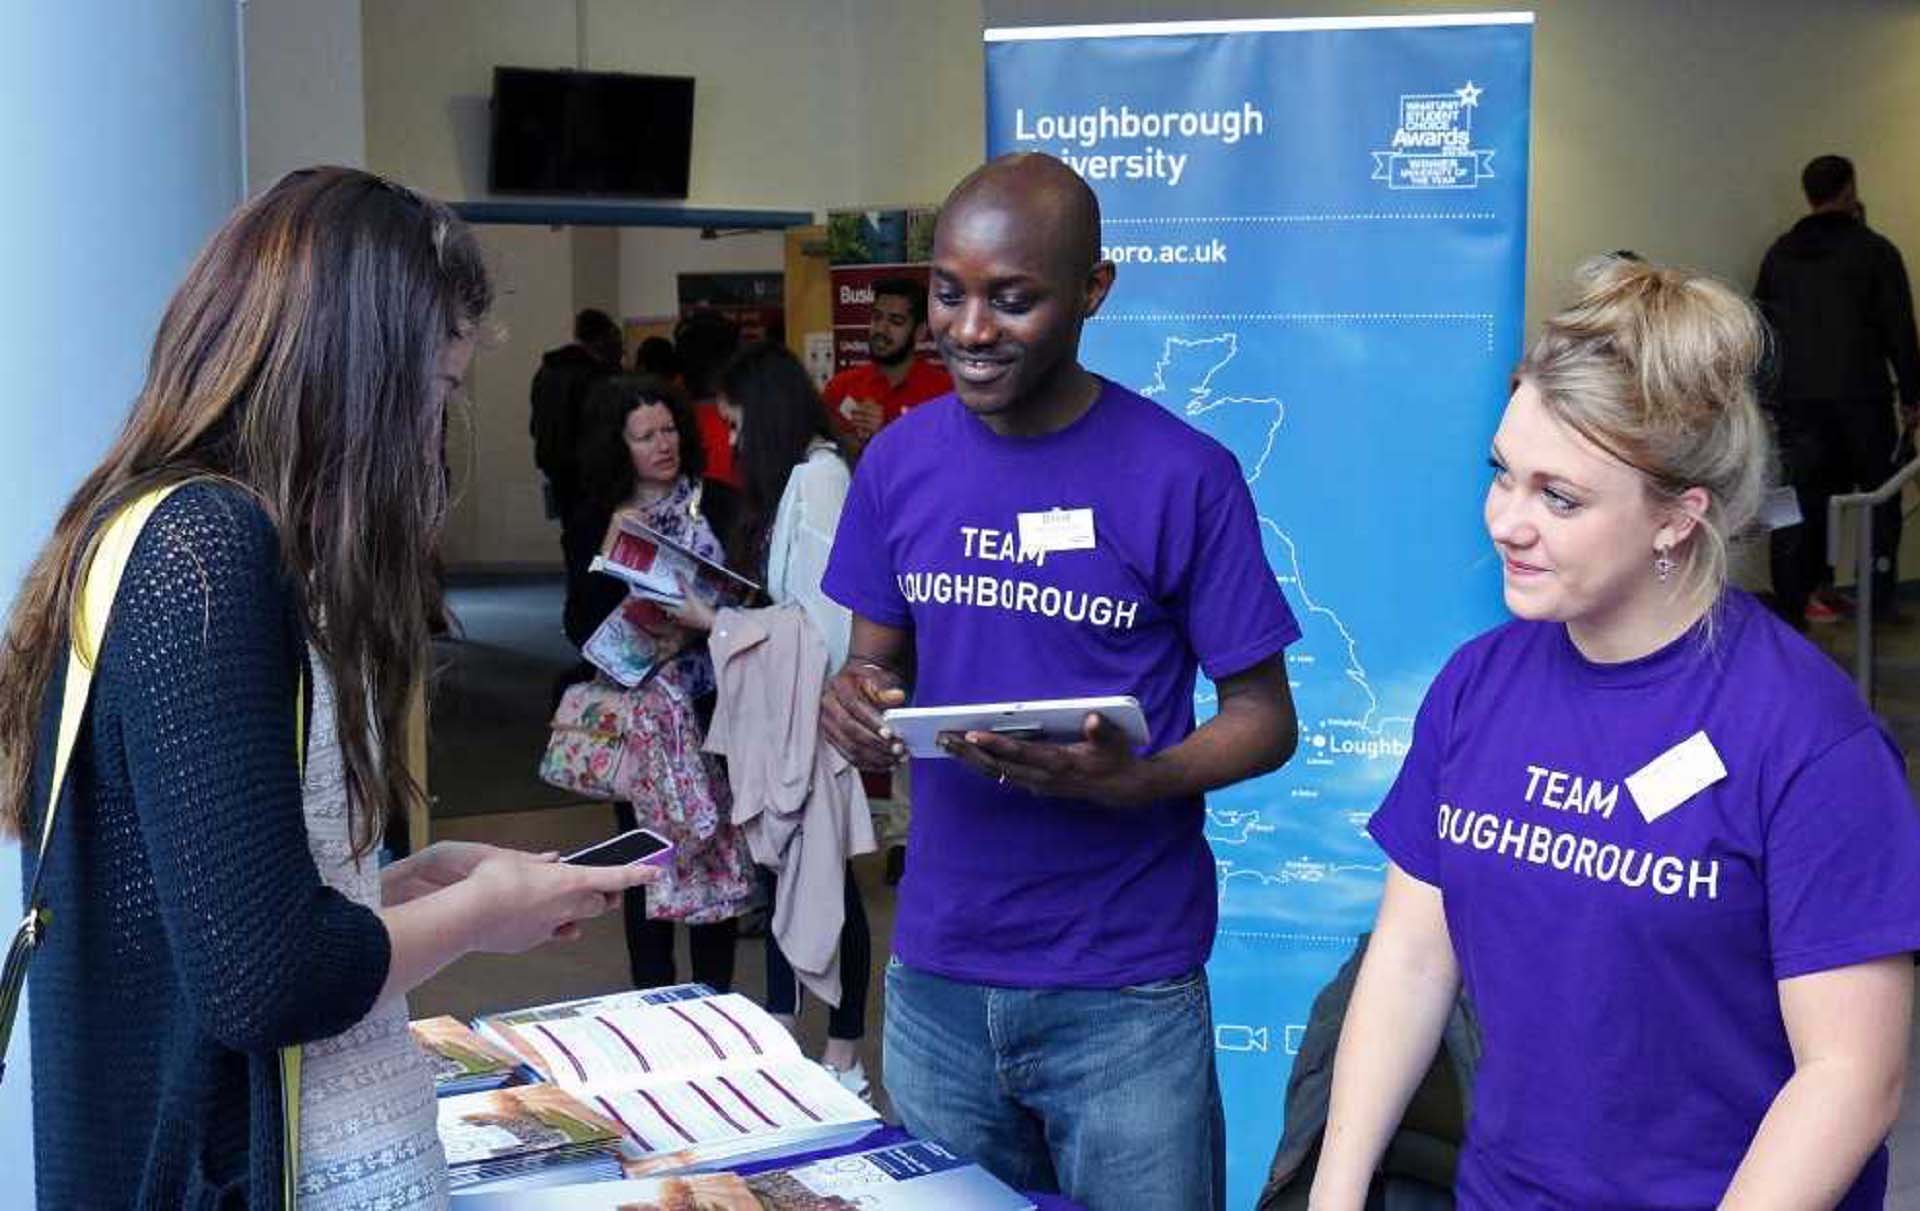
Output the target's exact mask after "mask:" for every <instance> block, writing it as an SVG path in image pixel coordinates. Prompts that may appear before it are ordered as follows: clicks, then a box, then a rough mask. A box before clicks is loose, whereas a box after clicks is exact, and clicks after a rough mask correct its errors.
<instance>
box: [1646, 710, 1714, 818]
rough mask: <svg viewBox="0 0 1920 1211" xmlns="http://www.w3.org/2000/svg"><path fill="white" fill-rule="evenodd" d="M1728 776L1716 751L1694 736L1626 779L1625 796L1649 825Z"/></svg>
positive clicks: (1704, 738)
mask: <svg viewBox="0 0 1920 1211" xmlns="http://www.w3.org/2000/svg"><path fill="white" fill-rule="evenodd" d="M1726 776H1727V767H1726V766H1725V765H1724V764H1722V763H1721V761H1720V753H1719V750H1717V749H1715V748H1714V747H1713V741H1711V740H1709V739H1707V734H1706V733H1705V732H1695V733H1694V734H1693V735H1691V736H1688V737H1687V738H1686V739H1685V740H1682V741H1681V742H1680V743H1678V744H1676V745H1674V746H1673V747H1672V748H1670V749H1668V750H1667V751H1666V752H1664V753H1661V754H1660V755H1659V756H1658V757H1655V758H1654V759H1653V760H1651V761H1649V762H1647V763H1646V764H1645V765H1644V766H1642V767H1641V768H1640V769H1639V770H1638V771H1637V772H1635V773H1631V774H1628V775H1627V793H1628V794H1630V795H1632V796H1633V805H1634V806H1635V807H1637V808H1639V809H1640V815H1641V816H1642V817H1643V818H1644V819H1645V820H1646V822H1647V823H1648V824H1652V823H1653V822H1654V821H1655V820H1658V819H1659V818H1660V817H1662V816H1664V815H1666V814H1667V813H1668V812H1670V811H1672V810H1673V809H1674V808H1676V807H1679V806H1680V805H1681V804H1682V803H1685V802H1686V801H1687V800H1689V799H1691V798H1693V797H1694V796H1695V795H1697V794H1699V793H1700V792H1701V791H1703V790H1705V789H1707V788H1708V787H1709V786H1712V785H1713V784H1714V783H1716V782H1718V781H1720V779H1722V778H1724V777H1726Z"/></svg>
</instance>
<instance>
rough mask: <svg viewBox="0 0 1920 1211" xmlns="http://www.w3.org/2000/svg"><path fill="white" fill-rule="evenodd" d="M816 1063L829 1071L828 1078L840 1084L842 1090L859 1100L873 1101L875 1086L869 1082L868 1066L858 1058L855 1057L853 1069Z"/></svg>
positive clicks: (823, 1062) (823, 1061) (818, 1061)
mask: <svg viewBox="0 0 1920 1211" xmlns="http://www.w3.org/2000/svg"><path fill="white" fill-rule="evenodd" d="M815 1062H816V1063H818V1064H819V1065H820V1066H821V1067H822V1068H824V1069H826V1070H827V1075H828V1076H830V1077H832V1078H833V1079H834V1080H836V1081H838V1082H840V1087H841V1088H842V1089H845V1090H846V1091H847V1092H848V1093H851V1094H853V1096H855V1097H857V1098H859V1099H860V1100H861V1101H864V1102H871V1101H873V1086H872V1084H871V1083H870V1082H869V1081H868V1080H867V1066H866V1065H865V1064H863V1063H862V1062H861V1061H860V1058H859V1057H858V1056H855V1057H854V1060H853V1067H851V1068H835V1067H834V1066H833V1065H832V1064H829V1063H827V1062H826V1061H825V1060H817V1061H815Z"/></svg>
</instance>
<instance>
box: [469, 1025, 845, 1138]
mask: <svg viewBox="0 0 1920 1211" xmlns="http://www.w3.org/2000/svg"><path fill="white" fill-rule="evenodd" d="M659 997H660V994H659V993H658V992H644V991H643V992H627V993H616V994H613V995H611V996H605V997H594V998H590V999H587V1000H583V1001H571V1002H567V1003H564V1004H560V1005H549V1006H545V1007H542V1008H539V1009H529V1010H522V1011H520V1012H517V1013H505V1014H497V1015H494V1016H492V1017H486V1018H482V1019H480V1020H479V1021H478V1022H477V1023H476V1024H475V1025H476V1027H477V1029H478V1030H479V1031H480V1033H481V1035H482V1036H483V1037H486V1038H488V1039H490V1040H492V1041H493V1042H496V1043H498V1044H500V1045H502V1046H504V1047H506V1048H507V1049H508V1050H510V1051H512V1052H513V1053H514V1054H515V1055H517V1056H518V1057H519V1058H520V1059H521V1060H522V1061H523V1062H525V1063H526V1064H527V1065H528V1066H529V1067H531V1068H532V1069H533V1070H534V1071H535V1072H537V1073H539V1074H540V1076H541V1078H542V1079H544V1080H547V1081H551V1082H552V1083H553V1084H555V1085H557V1086H559V1087H560V1088H561V1089H564V1090H566V1091H567V1092H568V1093H571V1094H573V1095H575V1096H576V1097H578V1098H579V1099H580V1100H581V1101H582V1102H585V1103H586V1104H587V1105H588V1106H590V1107H592V1108H593V1109H594V1110H595V1111H597V1112H598V1113H599V1114H601V1115H603V1116H604V1117H605V1118H607V1119H609V1120H611V1121H612V1122H613V1123H615V1124H617V1125H618V1127H619V1130H620V1132H621V1134H622V1135H624V1136H625V1140H624V1142H623V1143H622V1145H621V1153H622V1156H623V1157H624V1159H625V1161H626V1170H627V1173H628V1174H629V1175H630V1176H644V1175H654V1174H664V1173H683V1172H692V1171H695V1170H711V1169H719V1168H724V1167H726V1166H728V1165H730V1164H738V1163H743V1162H745V1161H748V1160H751V1159H754V1158H756V1157H778V1156H791V1155H794V1154H797V1153H800V1152H808V1151H816V1150H819V1149H823V1148H830V1147H834V1146H838V1145H844V1144H848V1143H851V1142H853V1141H854V1140H856V1139H858V1138H860V1137H861V1136H862V1135H864V1134H865V1133H866V1132H867V1131H869V1130H870V1129H872V1128H873V1127H874V1126H876V1125H877V1124H878V1121H879V1120H878V1116H877V1115H876V1114H875V1113H874V1109H873V1107H872V1106H869V1105H868V1104H867V1103H866V1102H863V1101H861V1100H860V1099H859V1098H858V1097H856V1096H854V1095H853V1094H852V1093H849V1092H848V1091H847V1090H846V1089H844V1088H842V1087H841V1085H840V1083H839V1082H838V1081H836V1080H834V1079H833V1077H831V1076H829V1075H828V1074H827V1072H826V1071H825V1070H824V1069H822V1068H821V1067H820V1066H819V1065H818V1064H815V1063H814V1062H813V1061H811V1060H809V1059H807V1058H806V1056H804V1055H803V1054H801V1051H800V1047H799V1045H798V1044H797V1043H795V1042H794V1040H793V1036H792V1035H790V1034H788V1033H787V1031H786V1030H785V1029H784V1028H783V1027H782V1026H781V1025H780V1024H779V1023H778V1022H775V1021H774V1020H773V1019H772V1018H771V1017H769V1016H767V1013H766V1011H765V1010H763V1009H761V1008H760V1007H759V1006H758V1005H755V1004H754V1003H753V1002H752V1001H749V1000H748V999H747V998H745V997H743V996H739V995H737V994H728V995H726V996H680V997H678V998H676V999H672V1000H667V1001H664V1002H662V1001H661V1000H660V999H659Z"/></svg>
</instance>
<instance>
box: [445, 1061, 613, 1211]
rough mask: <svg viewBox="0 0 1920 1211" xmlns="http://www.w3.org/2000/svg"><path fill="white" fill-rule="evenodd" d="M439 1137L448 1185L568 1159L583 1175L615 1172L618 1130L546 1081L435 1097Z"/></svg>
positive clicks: (519, 1172)
mask: <svg viewBox="0 0 1920 1211" xmlns="http://www.w3.org/2000/svg"><path fill="white" fill-rule="evenodd" d="M439 1126H440V1143H441V1146H442V1147H444V1148H445V1149H446V1153H447V1175H448V1179H449V1184H450V1185H451V1186H452V1187H453V1188H454V1189H459V1188H460V1187H462V1186H469V1185H472V1184H474V1183H476V1182H483V1181H487V1180H489V1179H493V1178H501V1177H510V1176H514V1175H517V1174H525V1173H529V1172H532V1171H535V1170H538V1169H542V1168H546V1167H550V1166H558V1165H566V1166H570V1167H572V1171H575V1172H578V1171H579V1170H580V1169H581V1166H582V1165H583V1164H584V1165H585V1166H586V1167H587V1172H583V1173H581V1174H580V1175H581V1176H597V1177H612V1176H617V1175H618V1174H619V1172H620V1169H619V1162H618V1160H617V1159H616V1156H615V1153H616V1151H617V1149H618V1147H619V1143H620V1131H619V1129H618V1128H617V1127H615V1126H614V1125H613V1123H612V1122H610V1121H609V1120H608V1119H606V1118H605V1117H604V1116H602V1115H601V1114H599V1113H597V1112H595V1111H594V1110H592V1109H590V1108H589V1107H588V1106H586V1105H585V1104H584V1103H582V1102H581V1100H580V1099H578V1098H575V1097H573V1096H572V1095H571V1094H569V1093H567V1092H566V1091H565V1090H563V1089H556V1088H554V1087H552V1086H550V1085H520V1086H516V1087H514V1088H511V1089H495V1090H492V1091H489V1092H486V1093H467V1094H461V1095H459V1096H458V1097H447V1098H441V1099H440V1124H439Z"/></svg>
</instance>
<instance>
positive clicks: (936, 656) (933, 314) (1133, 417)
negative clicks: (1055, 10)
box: [822, 155, 1300, 1211]
mask: <svg viewBox="0 0 1920 1211" xmlns="http://www.w3.org/2000/svg"><path fill="white" fill-rule="evenodd" d="M1113 275H1114V271H1113V266H1112V265H1111V264H1110V263H1107V262H1104V261H1101V260H1100V259H1099V207H1098V203H1097V201H1096V200H1095V198H1094V196H1093V193H1092V191H1091V190H1089V189H1088V188H1087V186H1086V185H1085V183H1084V182H1082V181H1081V180H1080V179H1079V177H1077V176H1075V175H1074V174H1073V173H1072V172H1071V171H1070V170H1068V169H1067V168H1066V167H1065V166H1064V165H1062V164H1061V163H1060V162H1059V161H1057V160H1053V159H1051V158H1049V157H1046V156H1039V155H1026V156H1010V157H1006V158H1004V159H1000V160H996V161H994V162H992V163H990V164H988V165H986V166H985V167H983V168H981V169H979V170H977V171H976V172H975V173H974V174H973V175H971V176H969V177H968V178H967V179H966V180H964V181H962V182H961V183H960V185H959V186H958V187H956V188H955V190H954V192H953V194H952V196H951V197H949V198H948V200H947V203H946V206H945V208H944V209H943V210H942V212H941V217H940V223H939V227H938V230H937V232H936V234H935V237H934V250H933V273H932V286H931V295H930V302H931V306H930V308H929V321H930V327H931V329H932V332H933V336H934V339H935V341H936V343H937V344H938V346H939V348H940V352H941V356H942V357H943V358H944V359H945V361H946V363H947V367H948V369H949V370H950V371H952V373H953V377H954V381H955V388H956V391H955V395H953V396H947V397H943V398H941V399H939V400H936V401H933V402H931V403H928V404H925V405H923V406H922V407H920V408H919V409H917V410H915V411H914V412H912V413H910V414H909V415H907V416H905V417H903V418H902V419H901V420H900V421H898V422H896V423H895V424H893V425H891V426H889V427H888V428H886V429H884V430H882V431H881V433H880V434H879V435H878V436H877V437H876V438H875V439H874V442H873V444H872V446H871V447H869V449H868V451H867V454H866V456H865V457H864V458H863V459H862V461H861V465H860V469H859V473H858V474H857V475H856V476H855V478H854V482H853V487H852V489H851V492H850V494H849V495H848V498H847V503H846V508H845V511H844V512H843V514H842V516H841V521H840V528H839V532H838V535H837V537H836V540H835V543H834V550H833V556H832V559H831V561H830V563H829V565H828V569H827V574H826V578H825V581H824V586H825V589H826V591H827V593H828V594H829V595H831V596H832V597H834V598H835V599H836V600H838V601H840V602H841V603H843V604H845V605H846V606H848V607H849V608H850V609H852V610H853V612H854V624H853V641H852V645H851V654H850V656H849V659H848V661H847V665H846V667H845V668H844V669H842V670H841V672H840V673H839V674H838V676H837V677H835V679H834V680H833V682H832V684H831V685H830V687H829V689H828V693H827V696H826V700H825V702H824V704H823V707H822V717H823V724H824V727H825V730H826V733H827V736H828V738H829V739H830V740H831V741H832V742H833V743H834V745H835V746H836V747H838V748H839V749H840V750H841V751H842V752H844V753H846V754H847V755H848V756H849V757H851V758H852V759H853V760H854V761H855V762H856V763H857V764H859V765H861V766H862V767H863V768H887V767H890V766H891V765H893V764H895V763H896V762H897V761H898V760H900V759H901V757H902V756H903V752H904V750H903V748H902V746H901V745H900V744H899V743H898V742H897V740H896V739H895V738H894V737H892V736H891V735H890V734H889V733H888V732H887V731H886V729H885V727H884V723H883V720H882V719H881V714H880V712H881V711H882V710H883V709H885V708H886V707H888V706H895V705H900V704H902V703H904V702H905V701H906V698H907V691H908V690H909V689H910V690H911V692H912V697H913V701H914V702H915V704H916V705H920V706H941V705H958V704H963V703H971V702H994V701H1019V700H1026V701H1031V700H1035V699H1047V698H1071V697H1096V696H1105V695H1115V694H1129V695H1132V696H1134V697H1135V698H1137V699H1139V701H1140V703H1141V706H1142V708H1143V710H1144V711H1145V713H1146V717H1147V721H1148V725H1149V731H1150V739H1149V741H1148V743H1147V744H1146V745H1145V746H1144V747H1143V748H1141V749H1139V750H1137V751H1136V750H1135V749H1134V748H1133V747H1132V746H1131V745H1129V744H1128V742H1127V741H1126V739H1125V737H1124V736H1123V735H1122V734H1121V733H1120V732H1119V730H1118V729H1117V728H1115V727H1113V726H1112V725H1111V724H1109V723H1107V722H1106V721H1104V720H1102V719H1099V718H1098V717H1089V719H1088V721H1087V725H1086V729H1085V733H1084V736H1083V737H1082V738H1081V739H1080V740H1079V741H1077V742H1075V743H1071V744H1047V743H1029V742H1022V741H1017V740H1013V739H1011V738H1007V737H1003V736H991V735H986V734H982V733H968V734H967V735H965V736H962V737H953V738H951V739H950V740H949V742H948V745H947V751H948V754H949V757H950V758H951V759H949V760H930V761H921V762H918V763H917V764H916V766H915V769H914V782H913V786H914V831H913V839H912V850H913V853H912V861H911V862H910V863H908V867H907V875H906V879H905V881H904V882H903V883H902V884H901V887H900V911H899V917H898V922H897V925H896V927H895V935H894V962H893V964H892V965H891V966H890V967H889V969H888V972H887V1021H886V1079H887V1089H888V1092H889V1093H890V1094H891V1095H892V1098H893V1102H894V1106H895V1108H896V1109H897V1110H898V1111H899V1112H900V1114H901V1117H902V1119H903V1120H904V1121H905V1123H906V1125H907V1127H908V1128H909V1129H910V1130H912V1131H914V1132H915V1133H916V1134H921V1135H927V1136H931V1137H935V1138H938V1139H941V1140H943V1141H944V1142H946V1143H948V1144H949V1145H952V1146H953V1147H955V1148H957V1149H958V1150H960V1151H961V1152H963V1153H966V1154H969V1155H971V1156H973V1157H976V1158H977V1159H979V1160H980V1161H981V1163H983V1164H984V1165H985V1166H986V1167H987V1168H988V1169H990V1170H992V1171H993V1172H994V1173H996V1174H997V1175H999V1176H1000V1177H1001V1178H1002V1179H1003V1180H1006V1181H1008V1182H1010V1183H1012V1184H1014V1185H1016V1186H1019V1187H1021V1188H1024V1189H1036V1190H1051V1189H1055V1188H1058V1189H1060V1190H1063V1191H1064V1192H1065V1193H1067V1194H1068V1195H1070V1196H1072V1197H1073V1198H1075V1199H1077V1200H1078V1201H1080V1202H1082V1203H1084V1204H1086V1205H1087V1206H1089V1207H1090V1208H1093V1211H1106V1209H1107V1208H1123V1207H1124V1208H1128V1209H1130V1211H1155V1209H1159V1208H1165V1209H1167V1211H1174V1209H1182V1211H1184V1209H1186V1208H1192V1207H1197V1206H1213V1207H1219V1206H1220V1205H1221V1204H1222V1202H1223V1199H1224V1191H1225V1182H1224V1176H1225V1175H1224V1172H1223V1169H1222V1164H1221V1155H1222V1139H1221V1136H1222V1128H1221V1115H1220V1099H1219V1087H1218V1083H1217V1080H1216V1078H1215V1073H1214V1065H1213V1029H1212V1020H1211V1012H1210V1009H1209V1005H1208V997H1207V986H1206V977H1205V972H1204V966H1203V965H1204V964H1205V962H1206V959H1207V955H1208V953H1209V950H1210V948H1211V945H1212V941H1213V932H1214V926H1215V920H1216V910H1215V897H1216V889H1215V882H1214V865H1213V859H1212V855H1211V854H1210V852H1209V851H1208V849H1207V845H1206V841H1205V838H1204V837H1203V835H1202V831H1201V827H1202V823H1203V815H1204V813H1203V809H1202V801H1201V796H1202V794H1203V793H1204V792H1206V791H1208V790H1211V789H1214V788H1217V787H1220V786H1225V785H1227V784H1229V783H1232V782H1236V781H1239V780H1241V779H1243V778H1247V777H1250V776H1252V775H1255V774H1258V773H1262V772H1264V771H1266V770H1270V769H1273V768H1276V767H1277V766H1279V765H1280V764H1281V763H1282V762H1284V761H1285V760H1286V759H1287V757H1288V756H1289V755H1291V753H1292V751H1293V746H1294V741H1295V736H1296V729H1295V723H1294V713H1293V703H1292V699H1291V696H1290V693H1289V690H1288V686H1287V676H1286V667H1285V662H1284V651H1285V648H1286V646H1287V645H1288V644H1289V643H1291V642H1293V641H1294V640H1295V639H1297V638H1298V637H1299V634H1300V630H1299V626H1298V625H1297V624H1296V622H1295V621H1294V617H1293V614H1292V612H1291V611H1290V610H1289V609H1288V608H1287V604H1286V601H1285V599H1284V598H1283V597H1282V596H1281V594H1280V590H1279V587H1278V585H1277V584H1276V583H1275V580H1274V577H1273V573H1272V572H1271V570H1270V569H1269V568H1268V566H1267V563H1266V560H1265V558H1264V557H1263V554H1262V551H1261V545H1260V534H1259V526H1258V519H1257V517H1256V515H1255V513H1254V509H1253V501H1252V497H1251V495H1250V494H1249V492H1248V491H1247V486H1246V483H1245V481H1244V479H1243V478H1242V476H1241V473H1240V469H1239V467H1238V465H1237V464H1236V463H1235V462H1234V459H1233V456H1232V455H1231V454H1229V453H1228V452H1227V451H1226V450H1225V449H1223V448H1222V447H1220V446H1219V445H1218V444H1217V443H1215V442H1214V441H1212V440H1211V439H1209V438H1207V437H1205V436H1204V435H1202V434H1200V433H1198V432H1196V431H1195V430H1193V429H1192V428H1191V427H1189V426H1188V425H1187V424H1186V423H1185V422H1183V421H1182V420H1180V419H1179V418H1178V417H1176V416H1174V415H1173V414H1172V413H1170V412H1168V411H1167V410H1165V409H1163V408H1161V407H1160V406H1158V405H1156V404H1154V403H1152V402H1151V401H1148V400H1145V399H1142V398H1141V397H1139V396H1138V395H1135V394H1133V393H1132V392H1130V391H1127V390H1125V389H1124V388H1121V387H1119V386H1117V385H1115V384H1113V383H1110V382H1107V381H1106V380H1103V379H1100V378H1098V377H1096V376H1094V375H1092V374H1090V373H1088V372H1087V371H1086V370H1085V369H1083V368H1082V367H1081V366H1080V364H1079V361H1078V349H1079V338H1080V330H1081V326H1082V325H1083V324H1084V323H1085V321H1086V320H1087V318H1088V317H1089V316H1091V315H1092V314H1093V313H1094V312H1095V311H1096V310H1098V308H1099V306H1100V304H1101V302H1102V300H1104V299H1105V297H1106V295H1107V291H1108V290H1109V288H1110V287H1111V286H1112V283H1113ZM1197 669H1204V670H1205V671H1206V673H1207V675H1208V676H1209V677H1211V678H1212V679H1213V680H1214V681H1215V683H1216V684H1217V686H1218V689H1219V708H1218V711H1217V713H1216V714H1215V715H1214V717H1213V718H1211V719H1209V720H1208V721H1207V722H1206V724H1205V725H1204V726H1202V727H1200V728H1198V729H1197V730H1196V729H1195V727H1194V713H1193V689H1194V677H1195V673H1196V670H1197Z"/></svg>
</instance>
